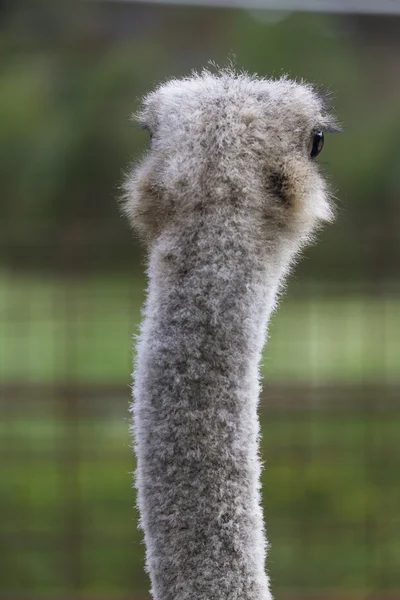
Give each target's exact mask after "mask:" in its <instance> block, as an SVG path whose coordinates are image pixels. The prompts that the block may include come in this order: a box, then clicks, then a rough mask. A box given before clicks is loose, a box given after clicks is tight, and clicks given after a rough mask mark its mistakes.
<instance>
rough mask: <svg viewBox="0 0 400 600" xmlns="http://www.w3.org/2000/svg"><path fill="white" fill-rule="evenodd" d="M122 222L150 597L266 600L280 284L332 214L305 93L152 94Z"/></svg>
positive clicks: (194, 88)
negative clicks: (266, 371) (270, 338)
mask: <svg viewBox="0 0 400 600" xmlns="http://www.w3.org/2000/svg"><path fill="white" fill-rule="evenodd" d="M138 118H139V121H140V122H141V124H142V125H143V126H144V127H146V128H148V129H149V130H150V131H151V133H152V142H151V147H150V148H149V151H148V153H147V155H146V156H145V157H144V159H143V161H142V162H141V164H139V165H138V166H136V167H135V168H134V169H133V171H132V172H131V174H130V175H129V177H128V179H127V181H126V184H125V204H124V210H125V212H126V214H127V215H128V217H129V219H130V220H131V222H132V224H133V226H134V227H135V228H136V230H137V231H138V232H139V234H140V235H141V236H142V237H143V239H144V240H145V242H146V244H147V246H148V279H149V285H148V290H147V300H146V304H145V307H144V311H143V317H144V319H143V323H142V326H141V331H140V337H139V341H138V344H137V362H136V366H135V371H134V388H133V393H134V402H133V406H132V410H133V434H134V441H135V451H136V456H137V471H136V487H137V492H138V506H139V510H140V515H141V521H140V523H141V527H142V528H143V530H144V536H145V544H146V564H147V570H148V573H149V575H150V578H151V584H152V595H153V597H154V599H155V600H228V599H229V600H239V599H240V600H261V599H263V600H268V599H269V598H270V597H271V596H270V591H269V582H268V577H267V575H266V571H265V551H266V545H267V544H266V537H265V532H264V526H263V517H262V511H261V507H260V469H261V465H260V460H259V457H258V441H259V439H258V438H259V422H258V417H257V404H258V397H259V391H260V381H259V361H260V356H261V351H262V348H263V345H264V342H265V337H266V327H267V322H268V319H269V316H270V314H271V312H272V310H273V308H274V305H275V302H276V297H277V294H278V291H279V288H280V286H281V284H282V281H283V279H284V277H285V275H286V274H287V272H288V269H289V266H290V264H291V263H292V262H293V260H294V258H295V256H296V255H297V253H298V251H299V249H300V248H301V247H302V246H303V245H304V244H305V243H306V242H307V241H308V240H309V239H310V235H311V234H312V232H313V231H314V230H315V228H316V227H317V226H318V225H319V224H320V223H321V222H323V221H326V220H330V219H331V217H332V211H331V208H330V203H329V199H328V194H327V189H326V185H325V182H324V180H323V178H322V177H321V174H320V171H319V168H318V166H317V164H316V163H315V161H313V160H312V159H311V158H310V155H309V144H310V139H311V136H312V134H313V132H314V131H316V130H327V129H331V128H332V127H333V126H334V125H335V124H334V121H333V119H332V117H331V116H329V115H328V114H327V113H326V111H325V108H324V105H323V102H322V100H321V98H320V97H319V96H318V95H317V94H316V92H315V91H314V89H313V88H312V87H311V86H310V85H308V84H305V83H297V82H294V81H290V80H289V79H286V78H281V79H279V80H266V79H260V78H257V77H251V76H248V75H246V74H237V73H234V72H232V71H222V72H219V73H217V74H211V73H209V72H207V71H205V72H203V73H201V74H199V75H193V76H192V77H189V78H185V79H181V80H173V81H170V82H167V83H165V84H163V85H161V86H160V87H158V88H157V89H156V90H155V91H154V92H153V93H151V94H149V95H148V96H147V97H146V98H145V100H144V104H143V108H142V111H141V112H140V114H139V115H138Z"/></svg>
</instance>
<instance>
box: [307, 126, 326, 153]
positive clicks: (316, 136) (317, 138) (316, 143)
mask: <svg viewBox="0 0 400 600" xmlns="http://www.w3.org/2000/svg"><path fill="white" fill-rule="evenodd" d="M323 147H324V133H323V132H322V131H316V132H315V133H313V135H312V136H311V140H310V144H309V147H308V151H309V154H310V156H311V158H315V157H316V156H318V154H319V153H320V152H321V150H322V148H323Z"/></svg>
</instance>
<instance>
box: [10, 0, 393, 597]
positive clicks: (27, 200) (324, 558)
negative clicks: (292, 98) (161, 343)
mask: <svg viewBox="0 0 400 600" xmlns="http://www.w3.org/2000/svg"><path fill="white" fill-rule="evenodd" d="M17 4H18V7H11V5H10V6H9V5H8V4H7V3H0V16H1V17H2V20H1V21H0V33H1V42H2V52H3V54H2V57H3V58H2V59H1V61H2V62H1V61H0V62H1V69H0V122H1V126H0V149H1V153H2V160H3V169H2V172H1V174H0V181H1V184H2V194H3V195H2V202H1V204H0V222H1V224H0V403H1V415H2V417H1V422H0V453H1V473H2V477H1V478H0V513H1V515H2V518H1V521H0V550H1V555H2V559H1V577H0V581H1V583H0V596H1V597H2V598H4V599H5V600H9V599H10V598H14V599H16V600H22V599H24V600H36V599H39V598H40V599H42V598H50V597H51V598H53V599H58V598H60V599H61V598H62V599H65V600H66V599H67V598H68V600H78V599H82V600H86V599H93V600H94V599H95V600H105V599H107V600H109V599H111V598H112V599H113V600H122V598H124V599H126V600H127V599H128V598H129V599H130V600H144V599H145V598H147V597H148V588H149V582H148V580H147V576H146V575H145V573H144V547H143V544H142V534H141V532H139V531H138V529H137V517H138V515H137V512H136V510H135V498H134V490H133V489H132V472H133V470H134V467H135V465H134V457H133V451H132V448H131V439H130V436H129V413H128V405H129V402H130V385H131V375H130V373H131V371H132V335H136V334H137V333H138V323H139V321H140V306H141V304H142V302H143V299H144V286H145V280H144V263H143V257H142V255H141V254H140V252H139V249H138V244H137V242H135V241H133V240H131V236H130V232H129V230H128V227H127V225H126V224H125V222H123V221H122V220H121V218H120V215H119V212H118V208H117V202H116V200H115V198H116V197H117V196H118V193H119V191H118V182H119V181H120V180H121V169H122V168H123V167H124V166H126V165H127V164H129V161H130V160H132V158H135V157H137V156H138V155H140V153H141V152H142V150H143V145H144V143H145V141H144V138H145V135H144V133H143V132H139V131H133V130H131V129H130V128H129V124H128V123H129V121H128V117H129V114H130V112H131V111H132V110H134V109H135V108H136V106H137V98H138V97H139V96H141V95H142V94H143V93H144V92H145V91H147V90H149V89H150V88H151V87H153V85H154V82H155V81H159V80H162V79H164V78H166V77H170V76H172V75H181V74H182V73H187V71H188V70H190V69H191V68H193V67H200V66H203V65H204V64H206V63H207V60H208V59H209V58H213V59H215V60H217V61H218V60H221V62H222V63H223V64H224V61H225V60H226V57H227V56H228V55H229V54H230V53H231V52H234V53H235V54H236V57H237V62H238V65H239V66H243V67H244V68H247V69H248V70H250V71H256V72H258V73H260V74H267V75H269V74H271V73H272V74H275V75H279V74H280V73H281V72H282V71H283V72H288V73H290V74H291V75H293V76H297V77H305V78H308V79H310V80H312V81H316V82H317V83H321V84H323V85H325V86H326V87H328V88H329V89H332V90H334V91H335V95H336V101H335V105H336V106H337V111H338V114H339V116H340V119H341V120H342V121H343V123H344V125H345V131H346V130H347V133H346V134H345V135H344V136H343V137H342V138H341V140H339V139H337V138H335V139H333V138H332V137H331V138H329V140H328V139H327V141H326V148H324V154H323V155H322V161H324V160H328V161H329V163H330V165H329V167H328V171H329V173H330V175H331V178H332V180H333V181H332V186H333V188H334V190H336V189H337V190H339V192H338V194H337V195H338V196H339V198H340V200H339V201H338V206H339V210H338V219H337V222H336V224H335V225H334V226H331V227H330V228H329V229H327V231H326V232H325V233H324V234H323V236H322V239H321V243H320V244H319V246H318V248H315V249H310V251H309V252H308V253H307V257H306V258H307V260H305V261H303V262H302V263H301V264H300V265H299V266H298V268H297V269H296V271H295V274H294V276H293V277H292V278H291V280H290V283H289V285H288V290H287V293H286V294H285V295H284V297H283V298H282V300H281V305H280V307H279V310H278V312H277V314H276V315H274V316H273V319H272V323H271V326H270V331H269V333H270V339H269V342H268V345H267V347H266V349H265V351H264V356H263V362H262V367H261V369H262V374H263V377H264V389H263V393H262V398H261V403H260V417H261V426H262V441H261V454H262V458H263V460H264V461H265V469H264V471H263V475H262V484H263V488H262V493H263V504H264V512H265V517H266V523H267V530H268V537H269V540H270V542H271V549H270V552H269V560H268V569H269V573H270V576H271V582H272V589H273V593H274V597H276V598H280V599H284V600H303V599H304V600H305V599H306V598H307V600H309V599H310V598H321V597H323V598H324V599H325V600H339V599H340V600H342V599H343V600H344V599H346V600H388V599H389V598H390V599H393V600H394V599H395V598H396V599H397V598H399V597H400V510H399V506H400V483H399V473H400V442H399V439H400V438H399V431H400V368H399V367H400V273H399V261H400V254H399V249H400V243H399V242H400V239H399V227H398V224H399V219H400V212H399V210H400V208H399V207H400V203H399V201H398V199H399V195H400V177H399V169H398V165H399V164H400V163H399V161H400V154H399V146H398V136H399V133H400V130H399V121H398V110H399V105H400V87H399V84H398V82H399V78H398V59H397V57H398V52H399V49H400V48H399V43H400V42H399V40H400V35H399V33H400V21H399V20H398V19H394V18H393V17H390V18H386V19H385V18H384V17H379V18H378V17H368V16H363V17H362V16H356V15H351V14H350V15H345V16H341V17H335V18H333V17H331V16H327V15H324V16H321V15H319V16H316V15H313V14H309V15H300V14H292V15H287V14H285V15H283V14H275V13H268V12H266V13H262V12H261V11H244V10H242V11H239V10H237V11H235V10H229V9H226V10H224V11H220V10H218V9H215V10H212V9H211V8H209V9H200V8H193V9H189V8H184V7H174V8H172V7H166V6H165V7H155V6H146V5H145V4H140V3H126V4H123V3H118V2H115V3H114V2H113V3H95V2H92V3H91V2H85V3H82V2H77V1H73V2H72V1H71V2H59V3H55V4H54V5H52V6H51V7H50V5H47V3H37V5H36V4H34V3H24V2H22V3H17ZM45 4H46V6H44V5H45ZM128 4H129V6H128ZM387 4H388V3H387ZM385 6H386V4H385Z"/></svg>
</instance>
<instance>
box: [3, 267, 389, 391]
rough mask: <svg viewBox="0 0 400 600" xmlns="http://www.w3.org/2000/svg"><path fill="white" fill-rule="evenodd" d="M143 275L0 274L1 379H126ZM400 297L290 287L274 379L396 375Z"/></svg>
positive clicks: (269, 368) (269, 351)
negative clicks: (71, 277)
mask: <svg viewBox="0 0 400 600" xmlns="http://www.w3.org/2000/svg"><path fill="white" fill-rule="evenodd" d="M143 288H144V280H143V279H140V278H135V279H132V281H131V280H129V279H127V278H117V277H115V278H110V277H109V278H107V279H104V278H91V279H88V280H84V281H83V280H82V281H68V280H57V279H54V278H47V279H46V278H43V277H42V278H38V277H36V278H29V277H27V276H16V275H11V274H9V273H8V274H5V273H3V274H2V275H1V276H0V380H1V381H3V382H7V381H19V382H21V381H27V382H54V381H71V380H72V381H84V382H93V383H95V382H127V381H129V377H128V374H129V373H130V371H131V353H132V351H131V347H132V334H134V333H137V332H138V323H139V320H140V306H141V304H142V302H143V299H144V292H143ZM399 364H400V295H397V296H396V295H393V296H390V295H384V296H379V297H372V296H365V295H364V296H363V295H360V294H357V293H355V294H352V295H346V296H343V295H334V294H332V293H329V294H321V290H320V289H318V288H316V289H314V290H311V292H310V293H308V294H307V295H304V294H303V295H298V294H293V293H291V294H288V296H287V297H285V298H284V299H283V300H282V302H281V306H280V308H279V310H278V312H277V314H275V315H274V316H273V318H272V322H271V326H270V341H269V343H268V345H267V347H266V349H265V351H264V356H263V367H262V369H263V374H264V376H265V377H267V378H268V380H269V381H272V382H279V381H284V382H294V383H296V382H299V383H300V382H310V381H311V382H315V383H321V382H332V381H335V382H336V381H342V382H372V381H377V380H378V381H398V380H399V368H398V365H399Z"/></svg>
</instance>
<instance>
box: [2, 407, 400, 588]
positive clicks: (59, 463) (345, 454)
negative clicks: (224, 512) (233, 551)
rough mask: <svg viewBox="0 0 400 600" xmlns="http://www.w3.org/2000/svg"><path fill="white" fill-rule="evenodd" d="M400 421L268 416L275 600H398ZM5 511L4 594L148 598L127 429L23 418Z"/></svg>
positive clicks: (6, 444) (9, 429)
mask: <svg viewBox="0 0 400 600" xmlns="http://www.w3.org/2000/svg"><path fill="white" fill-rule="evenodd" d="M399 428H400V417H396V418H393V417H387V418H384V417H380V418H378V419H376V420H371V419H367V418H364V417H354V416H353V417H349V418H346V419H344V418H338V417H336V418H329V417H323V416H318V417H315V415H314V416H313V415H310V414H308V415H305V416H303V417H302V418H301V419H296V420H294V419H293V418H289V417H288V416H287V415H284V416H282V415H280V416H275V417H274V418H272V417H270V418H269V419H268V421H267V420H266V418H265V415H264V416H263V417H262V434H263V438H262V439H263V441H262V448H261V450H262V456H263V458H264V459H266V460H267V466H266V468H265V469H264V471H263V476H262V480H263V481H262V483H263V501H264V511H265V514H266V516H267V523H268V536H269V539H270V541H271V544H272V547H271V551H270V554H269V570H270V574H271V578H272V582H273V588H274V591H275V592H276V593H278V592H282V591H283V590H287V589H296V590H297V591H301V590H308V589H313V588H314V589H316V590H318V589H319V590H321V589H325V590H328V589H331V590H336V591H337V592H340V591H346V590H358V591H359V592H360V591H365V590H370V591H372V590H374V589H379V590H384V589H387V590H400V519H399V515H398V506H399V505H400V486H399V484H398V473H399V472H400V455H399V453H398V452H397V453H396V452H395V451H394V450H395V448H396V447H398V431H399ZM1 440H2V441H1V443H2V445H3V451H5V450H6V449H7V450H8V457H9V458H8V460H7V464H6V465H5V468H2V478H1V482H0V509H1V514H2V524H1V536H0V539H1V542H2V544H4V547H3V548H2V550H3V552H2V556H3V557H4V558H3V559H2V562H3V577H2V579H3V583H2V589H3V591H4V592H6V593H7V594H8V595H11V594H12V593H15V594H18V593H19V594H23V593H26V592H27V591H28V590H29V592H30V593H33V594H41V597H42V595H43V596H46V595H51V594H58V593H60V594H62V593H69V592H71V591H73V589H74V587H75V588H77V589H79V590H81V591H83V592H87V593H100V592H102V593H103V594H107V593H110V594H113V593H125V592H129V591H132V590H133V591H134V593H135V594H136V595H137V597H141V596H143V595H145V593H146V590H147V589H148V582H147V578H146V576H145V574H144V570H143V560H144V555H143V545H142V544H141V534H140V532H139V531H138V530H137V528H136V519H137V514H136V513H135V511H134V509H133V505H134V498H133V492H132V489H131V483H132V476H131V472H132V470H133V468H134V463H133V457H132V452H131V450H130V447H129V445H130V440H129V437H128V428H127V424H126V423H125V422H124V418H123V416H122V415H121V416H120V417H115V416H114V417H113V418H107V419H99V418H97V419H81V421H79V422H78V423H76V422H75V423H70V424H69V425H68V423H65V422H64V421H62V420H60V419H59V418H57V416H56V415H55V416H54V418H53V419H51V418H50V417H49V415H42V416H41V415H38V418H37V420H36V421H32V420H30V419H24V418H21V417H20V418H15V419H11V420H9V421H8V422H7V423H4V424H3V426H2V430H1Z"/></svg>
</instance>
